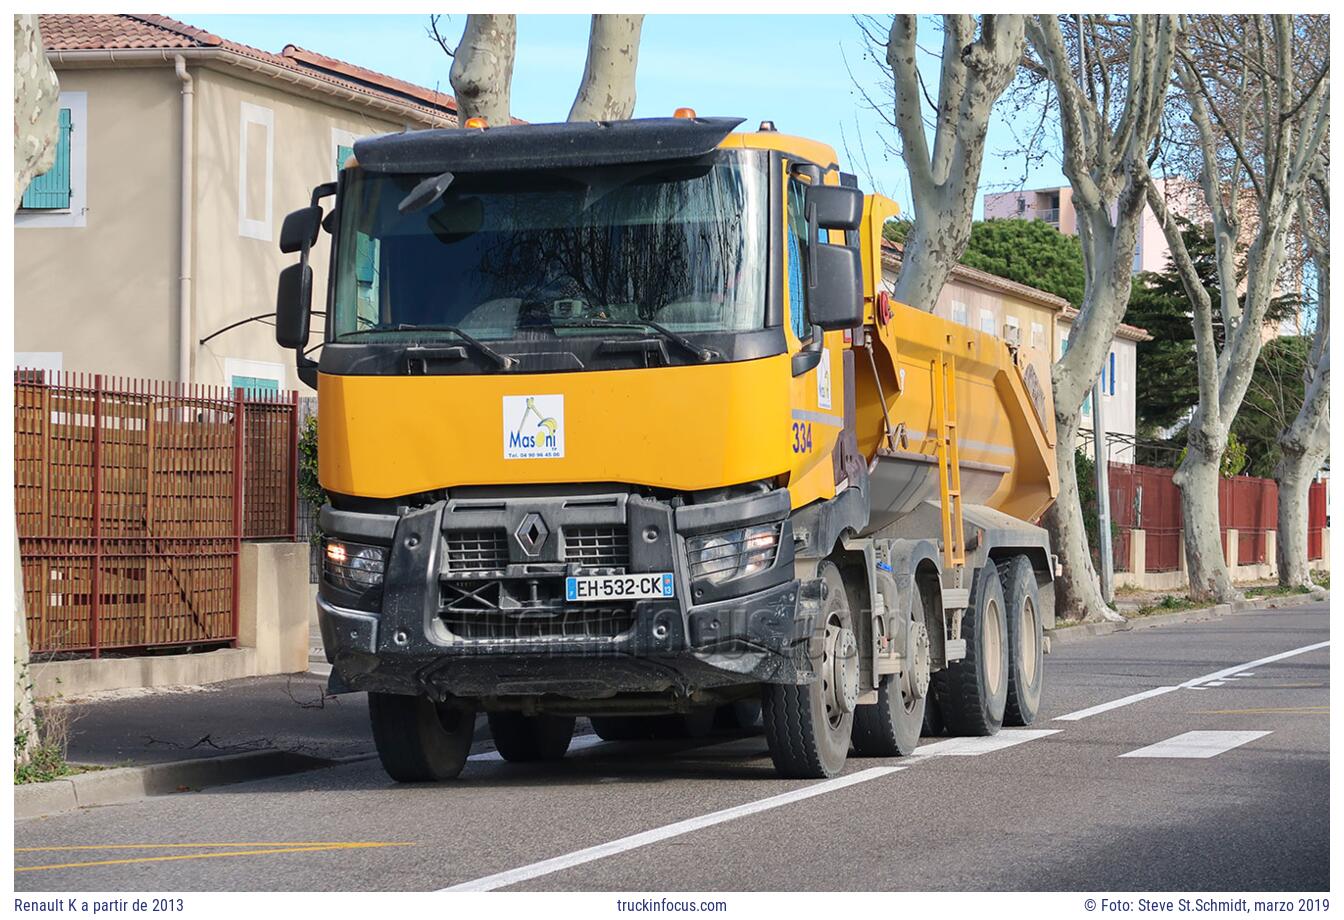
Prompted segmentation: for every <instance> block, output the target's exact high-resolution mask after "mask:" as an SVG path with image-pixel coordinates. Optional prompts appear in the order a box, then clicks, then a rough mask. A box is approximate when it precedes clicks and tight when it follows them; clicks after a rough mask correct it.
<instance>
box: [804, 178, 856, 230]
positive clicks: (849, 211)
mask: <svg viewBox="0 0 1344 920" xmlns="http://www.w3.org/2000/svg"><path fill="white" fill-rule="evenodd" d="M806 207H807V209H808V211H810V212H811V213H812V214H813V215H814V216H815V221H816V226H817V228H818V229H821V230H857V229H859V226H860V225H861V224H862V223H863V192H861V191H859V190H858V189H856V188H846V187H844V186H840V185H813V186H811V187H810V188H808V190H807V199H806Z"/></svg>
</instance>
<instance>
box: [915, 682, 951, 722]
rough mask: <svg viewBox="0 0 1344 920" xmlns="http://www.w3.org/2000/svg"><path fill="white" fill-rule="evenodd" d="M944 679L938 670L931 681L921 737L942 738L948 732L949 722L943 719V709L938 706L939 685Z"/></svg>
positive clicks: (925, 701)
mask: <svg viewBox="0 0 1344 920" xmlns="http://www.w3.org/2000/svg"><path fill="white" fill-rule="evenodd" d="M942 679H943V675H942V672H941V671H938V672H935V673H934V675H933V679H932V680H930V681H929V695H928V698H927V699H925V700H924V727H923V729H922V730H921V731H920V733H919V734H920V736H921V737H924V738H941V737H942V736H943V735H945V734H947V724H946V723H945V722H944V721H943V711H942V710H941V709H939V708H938V685H939V684H940V683H941V682H942Z"/></svg>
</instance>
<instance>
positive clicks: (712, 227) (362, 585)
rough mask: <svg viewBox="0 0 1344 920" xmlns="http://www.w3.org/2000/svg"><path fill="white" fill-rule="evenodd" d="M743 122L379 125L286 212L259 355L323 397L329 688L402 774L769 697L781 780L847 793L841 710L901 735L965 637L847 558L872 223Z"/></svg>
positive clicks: (871, 559) (778, 137) (877, 556)
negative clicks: (396, 129) (274, 345)
mask: <svg viewBox="0 0 1344 920" xmlns="http://www.w3.org/2000/svg"><path fill="white" fill-rule="evenodd" d="M680 114H683V115H686V113H680ZM739 123H740V119H722V118H697V117H694V115H693V113H691V114H689V115H687V116H686V117H678V118H657V119H640V120H634V121H627V122H613V123H588V124H558V125H509V126H501V127H488V126H484V127H479V128H466V129H456V130H439V131H419V132H407V133H402V134H394V135H384V136H380V137H374V138H369V139H366V140H363V141H360V142H358V143H356V145H355V148H354V155H353V157H352V158H351V160H350V161H348V162H347V163H346V165H345V168H344V169H342V170H341V173H340V177H339V179H338V180H337V182H336V183H334V184H331V185H327V186H321V187H319V188H318V189H316V190H315V191H314V195H313V200H312V203H311V204H310V205H309V207H307V208H304V209H301V210H300V211H296V212H295V213H294V214H292V215H291V216H290V218H289V219H287V221H286V225H285V228H284V231H283V232H282V240H281V246H282V249H285V250H286V251H290V252H298V253H299V255H300V263H299V264H298V265H295V266H292V267H291V268H290V269H286V271H285V272H284V273H283V274H282V277H281V283H280V294H279V298H278V303H277V338H278V340H279V341H280V342H281V344H283V345H286V346H288V347H292V348H294V349H295V350H296V360H297V361H298V364H299V371H300V376H301V377H302V378H303V379H304V380H305V382H308V383H309V384H311V385H315V386H316V389H317V392H318V419H319V425H318V430H319V452H318V453H319V478H320V480H321V483H322V485H323V487H324V489H325V490H326V492H327V493H328V495H329V498H330V502H329V504H328V505H327V506H326V507H324V508H322V509H321V513H320V527H321V531H322V533H323V537H324V546H323V570H322V571H323V575H322V580H321V583H320V588H319V598H318V607H319V618H320V621H321V628H322V636H323V642H324V645H325V648H326V654H327V657H328V659H329V660H330V661H331V662H332V665H333V672H332V677H331V689H332V690H333V692H344V691H367V692H368V693H369V700H370V713H371V721H372V725H373V731H374V736H375V741H376V742H377V744H378V748H379V752H380V754H381V755H382V758H383V763H384V766H385V767H386V768H387V770H388V772H389V773H390V774H391V775H392V776H393V777H394V778H397V779H402V780H410V781H421V780H437V779H445V778H448V777H452V776H456V775H457V773H458V771H460V770H461V768H462V765H463V762H464V761H465V758H466V752H467V749H468V746H469V745H470V741H471V727H470V726H471V724H472V722H473V720H474V715H475V713H476V712H478V711H485V712H486V713H488V715H489V718H490V724H491V728H492V731H493V733H494V735H495V740H496V744H497V746H498V747H499V749H500V751H501V753H503V754H504V756H505V757H506V759H513V760H537V759H547V758H551V757H556V756H560V755H562V754H563V753H564V749H565V748H566V747H567V746H568V743H569V740H570V735H571V734H572V732H573V728H574V719H575V717H576V716H587V717H589V718H590V719H592V721H593V725H594V727H595V728H596V729H597V730H598V732H599V734H602V735H603V736H604V737H609V738H625V737H637V736H643V735H648V734H651V733H652V734H657V733H659V732H667V731H686V730H689V729H688V728H687V726H689V725H693V724H695V723H696V722H697V721H702V720H703V719H704V718H705V717H706V715H707V714H709V713H712V712H713V711H714V710H715V709H716V708H718V709H725V707H732V706H734V704H736V708H735V709H733V710H732V711H736V712H741V711H743V706H742V704H744V703H747V704H751V703H755V702H759V704H760V706H761V708H762V711H763V714H764V723H765V730H766V734H767V739H768V740H769V742H770V746H771V753H772V756H773V757H774V759H775V763H776V766H777V767H778V768H779V770H780V772H781V773H783V774H785V775H796V776H826V775H834V773H835V772H837V771H838V770H839V769H840V768H841V767H842V766H843V763H844V759H845V755H846V754H847V752H848V750H849V747H850V744H851V742H852V741H853V739H854V736H855V719H856V716H857V717H858V722H859V734H860V735H864V731H865V729H864V726H865V725H866V724H868V723H872V724H871V725H870V726H869V728H870V729H871V731H868V735H869V736H872V737H874V738H876V737H877V735H878V734H881V728H882V725H884V724H885V723H887V722H890V721H891V719H893V718H896V719H897V720H898V721H899V720H901V719H903V720H904V722H903V727H902V731H903V732H904V734H903V741H902V743H901V744H896V745H893V744H891V743H888V744H887V745H886V747H887V748H890V749H892V750H893V752H895V753H901V752H902V751H895V750H894V749H895V748H896V747H902V746H903V747H906V748H911V749H912V748H913V742H912V741H911V737H912V736H911V732H912V731H913V733H914V734H913V737H914V738H917V737H918V734H919V729H920V727H921V726H922V724H923V720H924V706H923V700H924V699H925V698H926V697H927V696H928V687H929V684H930V681H931V673H932V669H933V659H932V653H933V652H935V651H936V652H937V653H938V654H939V655H941V656H942V658H943V659H944V660H946V657H947V655H946V653H947V648H948V646H947V643H946V642H945V641H944V640H945V639H946V638H947V637H948V635H949V633H948V632H947V630H946V628H945V627H944V624H943V623H942V620H943V617H942V615H941V610H939V611H936V613H937V614H938V617H937V618H938V620H939V622H938V623H937V625H936V626H935V627H934V629H935V632H936V634H937V635H936V641H933V642H932V643H931V642H930V640H929V634H930V633H929V628H928V626H925V625H924V621H925V619H926V616H925V615H926V613H927V614H930V616H931V615H932V614H933V613H934V612H935V611H934V607H933V606H928V607H927V609H926V606H925V601H923V600H919V601H917V602H915V603H917V605H918V606H919V609H918V610H917V611H914V609H913V607H912V601H911V594H910V591H909V590H904V591H902V590H898V588H897V587H896V584H895V583H896V580H897V579H896V578H895V577H894V576H892V575H890V574H889V573H890V572H891V566H890V563H889V562H888V563H886V564H887V573H888V574H885V576H884V572H883V570H882V568H881V566H882V565H883V564H884V559H885V558H886V557H888V556H890V554H891V550H892V548H891V546H890V545H885V546H884V545H879V544H875V543H873V542H872V541H871V540H867V539H865V538H864V537H862V535H863V534H865V532H866V531H867V529H868V524H869V517H870V507H871V504H872V502H871V496H870V494H869V489H870V486H869V473H870V466H871V464H872V461H871V459H870V458H869V457H867V456H865V455H864V454H863V453H861V451H860V448H859V440H858V438H859V433H860V431H861V429H863V427H864V426H863V425H862V417H861V410H860V407H859V404H858V398H859V395H860V387H859V386H858V384H857V383H856V377H857V374H858V373H859V369H858V368H857V366H856V360H857V359H860V358H863V359H864V360H871V357H864V356H866V355H869V354H870V353H869V352H867V351H864V350H863V349H862V347H861V346H863V345H864V344H865V342H867V333H865V328H866V326H865V324H866V322H871V321H873V309H874V304H875V302H876V299H877V297H876V287H875V282H874V280H873V278H874V276H876V277H877V278H878V279H880V267H878V268H876V269H874V268H873V266H872V264H871V260H870V264H869V265H868V271H867V272H865V266H864V257H863V251H862V247H861V245H860V244H861V242H863V239H864V238H865V237H867V238H871V236H872V234H873V232H875V228H876V232H880V222H877V223H874V222H875V221H878V220H879V218H880V217H881V216H882V215H881V214H879V215H878V217H876V218H875V217H874V216H873V204H872V201H871V200H870V201H869V203H868V207H867V208H865V200H864V197H863V195H862V193H861V192H859V191H858V189H857V188H855V187H854V186H855V182H854V180H853V177H851V176H847V175H845V174H843V173H841V171H840V170H839V168H838V166H837V164H836V157H835V155H834V152H833V151H832V150H830V149H829V148H827V147H825V146H824V145H821V144H818V143H816V142H814V141H809V140H806V139H803V138H795V137H790V136H787V135H783V134H780V133H778V132H776V131H774V130H773V127H772V126H769V125H768V124H763V125H762V128H763V130H760V131H755V132H735V131H734V130H733V129H734V128H736V127H737V126H738V124H739ZM331 196H334V204H333V205H332V209H331V211H330V213H326V212H325V211H324V209H323V202H324V201H325V199H327V198H328V197H331ZM884 213H889V212H884ZM865 214H867V215H868V217H869V220H870V225H869V226H868V227H867V230H866V233H865V232H864V220H865ZM319 227H325V228H326V229H327V230H328V231H329V234H330V237H331V246H332V255H333V257H332V259H331V269H330V276H329V278H328V284H327V291H328V296H327V303H326V309H325V320H324V328H323V329H322V331H321V345H322V347H321V354H320V357H319V359H318V360H317V361H316V362H313V361H310V360H308V359H307V358H306V357H305V356H304V352H305V350H306V349H308V348H309V347H310V346H311V344H312V343H311V341H310V334H311V333H312V332H314V330H310V325H309V324H310V322H311V320H310V317H311V316H312V315H313V311H312V309H311V303H310V300H311V293H310V292H311V289H312V280H311V269H310V268H309V266H308V264H307V262H308V253H309V251H310V250H311V247H312V246H314V245H316V243H317V240H318V238H319V236H320V232H319ZM869 241H870V242H871V239H869ZM869 248H870V249H871V247H869ZM865 278H867V281H865ZM865 288H866V290H865ZM873 374H874V375H876V374H877V368H876V365H875V364H874V366H873ZM865 379H867V378H866V377H865ZM874 379H878V378H876V377H875V378H874ZM884 412H885V410H884ZM867 427H868V428H869V429H871V428H872V425H871V424H870V425H868V426H867ZM870 433H871V432H870ZM935 554H936V547H934V548H931V549H928V551H927V552H926V553H925V555H926V556H932V555H935ZM921 558H923V557H921ZM937 568H938V567H937V566H935V569H937ZM899 574H906V573H904V572H902V573H899ZM908 574H909V575H910V578H911V579H912V581H911V582H910V583H911V584H915V580H914V579H916V572H915V571H914V570H911V571H910V572H909V573H908ZM884 577H885V578H886V579H887V580H889V581H891V582H892V584H891V585H890V586H888V585H887V584H886V582H885V581H883V580H882V579H883V578H884ZM921 577H923V578H924V579H925V584H926V586H929V587H932V585H933V584H934V583H936V584H937V585H938V587H941V582H940V581H939V579H940V578H941V574H940V572H939V571H934V572H933V579H934V582H933V583H930V582H929V581H928V578H929V577H930V573H929V571H928V570H927V569H926V571H925V573H924V575H923V576H921ZM883 591H885V592H886V594H885V595H884V594H883ZM914 596H916V597H918V596H919V594H918V589H917V588H916V590H915V595H914ZM951 596H952V597H953V598H954V600H955V598H957V597H958V596H959V595H958V594H957V592H956V590H955V589H953V590H952V595H951ZM929 603H930V604H932V603H933V600H932V599H930V601H929ZM888 606H894V607H901V608H907V609H904V610H903V612H902V615H901V617H900V619H901V624H902V628H901V629H899V630H898V629H894V628H890V629H889V628H887V627H886V626H885V625H883V623H884V621H883V620H882V618H881V616H879V617H878V618H877V620H876V621H874V619H873V613H874V610H875V609H876V608H881V609H882V610H883V611H885V610H886V608H887V607H888ZM916 619H918V620H919V621H920V622H919V624H918V625H916V624H915V620H916ZM875 622H876V623H877V625H874V623H875ZM921 630H922V631H923V632H922V633H921V632H920V631H921ZM877 632H884V633H890V634H889V635H887V634H884V635H882V636H880V637H879V636H877V635H876V633H877ZM897 633H899V636H898V635H897ZM958 635H959V630H958ZM920 636H922V638H920ZM896 639H899V641H900V643H901V647H900V649H899V650H895V649H892V650H891V654H892V655H894V656H895V657H897V658H899V659H900V660H901V661H902V662H904V664H903V665H902V666H898V667H897V668H895V669H894V670H892V669H891V668H888V670H887V671H886V674H885V675H884V674H881V673H879V671H878V665H877V664H876V663H875V655H876V656H877V657H882V654H883V653H882V652H881V651H875V650H877V649H879V646H880V645H881V643H886V645H881V647H882V648H883V649H886V648H888V646H890V643H891V642H892V641H894V640H896ZM1006 640H1007V637H1006V635H1005V636H1004V637H1003V641H1002V643H1001V644H1002V645H1004V646H1006V645H1007V641H1006ZM955 641H957V640H956V639H954V640H953V642H955ZM921 643H922V644H921ZM952 648H953V650H954V651H955V650H956V646H955V645H953V646H952ZM902 668H903V670H902ZM893 675H894V677H893ZM1004 675H1005V680H1004V682H1003V683H1004V684H1005V688H1006V685H1007V680H1006V677H1007V670H1006V669H1005V672H1004ZM888 677H891V678H892V679H891V680H888V679H887V678H888ZM884 681H885V682H886V684H888V685H890V686H896V685H898V684H900V685H901V686H904V687H905V690H904V691H903V692H904V696H902V695H901V694H902V691H901V690H900V689H899V687H898V688H897V690H896V693H897V703H898V704H899V705H896V704H892V703H890V700H889V699H887V698H886V697H884V696H883V695H882V694H881V693H880V692H879V691H880V690H881V687H882V686H883V684H884ZM901 681H904V684H901ZM887 696H888V697H889V696H890V687H889V692H888V694H887ZM893 705H896V709H900V710H901V713H903V715H896V714H894V710H893V708H892V707H893ZM865 706H866V707H868V708H869V709H870V710H872V712H869V713H868V714H867V715H868V716H869V718H868V719H867V722H865V721H864V716H865V713H864V711H863V710H864V707H865ZM883 706H885V707H886V708H885V710H884V711H885V715H874V713H875V712H876V711H877V709H878V708H879V707H883ZM749 708H750V706H749V705H748V707H747V709H748V710H749ZM725 711H726V710H725ZM874 720H876V721H874ZM786 725H792V726H795V727H793V728H789V727H785V726H786ZM799 725H801V726H802V727H801V728H798V727H796V726H799ZM887 728H888V729H890V726H889V725H888V726H887ZM874 733H876V734H874ZM886 734H887V735H890V734H891V731H890V730H888V731H887V732H886ZM864 737H867V736H864ZM859 743H864V742H863V739H862V738H861V740H860V742H859ZM872 744H876V745H877V746H879V747H881V743H880V739H878V740H876V741H873V742H872ZM905 752H908V751H905Z"/></svg>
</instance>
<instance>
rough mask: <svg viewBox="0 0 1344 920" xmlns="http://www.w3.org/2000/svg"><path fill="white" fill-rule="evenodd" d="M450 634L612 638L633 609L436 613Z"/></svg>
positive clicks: (631, 617)
mask: <svg viewBox="0 0 1344 920" xmlns="http://www.w3.org/2000/svg"><path fill="white" fill-rule="evenodd" d="M440 616H441V617H442V618H443V624H444V625H445V626H447V627H448V629H449V631H450V632H452V633H453V635H455V636H457V637H458V638H461V639H467V640H477V641H480V640H490V641H495V642H500V641H518V642H527V641H535V640H538V639H540V640H560V639H580V640H582V639H614V638H615V637H616V636H619V635H620V634H621V633H623V632H626V631H627V630H629V629H630V627H632V626H633V625H634V622H635V616H634V612H633V611H632V610H630V609H629V608H621V607H585V608H578V609H574V608H571V609H567V610H559V611H555V612H553V613H541V612H540V611H530V612H528V613H526V614H519V613H501V612H499V611H494V612H484V611H482V612H475V613H468V612H461V611H455V610H445V611H443V612H442V613H440Z"/></svg>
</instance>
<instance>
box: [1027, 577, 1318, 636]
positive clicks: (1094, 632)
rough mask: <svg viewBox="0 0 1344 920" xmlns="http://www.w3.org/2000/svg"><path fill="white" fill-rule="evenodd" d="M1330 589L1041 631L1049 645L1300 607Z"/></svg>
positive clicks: (1316, 599) (1246, 599)
mask: <svg viewBox="0 0 1344 920" xmlns="http://www.w3.org/2000/svg"><path fill="white" fill-rule="evenodd" d="M1329 599H1330V592H1329V591H1323V590H1320V589H1315V590H1312V591H1310V592H1308V593H1307V594H1293V595H1288V596H1286V597H1272V598H1263V599H1261V598H1244V599H1242V600H1237V601H1233V602H1232V603H1230V604H1214V605H1213V606H1212V607H1198V608H1196V609H1194V610H1178V611H1176V612H1175V613H1157V614H1153V615H1151V616H1146V617H1135V618H1134V619H1132V620H1126V621H1125V622H1123V623H1114V622H1111V621H1109V620H1106V621H1103V622H1100V623H1079V624H1077V625H1076V626H1060V627H1056V628H1055V629H1047V630H1045V635H1046V636H1047V637H1049V639H1050V640H1051V643H1052V644H1059V645H1069V644H1071V643H1073V642H1080V641H1082V640H1084V639H1093V638H1096V637H1098V636H1109V635H1111V634H1112V633H1117V632H1131V631H1133V630H1135V629H1152V628H1154V627H1158V626H1176V625H1179V624H1181V623H1200V622H1204V621H1206V620H1216V619H1219V618H1221V617H1225V616H1227V615H1229V614H1231V613H1233V612H1234V611H1236V612H1242V611H1247V610H1277V609H1280V608H1285V607H1301V606H1304V605H1306V604H1316V603H1320V602H1321V601H1325V600H1329Z"/></svg>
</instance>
